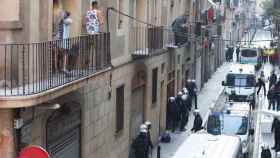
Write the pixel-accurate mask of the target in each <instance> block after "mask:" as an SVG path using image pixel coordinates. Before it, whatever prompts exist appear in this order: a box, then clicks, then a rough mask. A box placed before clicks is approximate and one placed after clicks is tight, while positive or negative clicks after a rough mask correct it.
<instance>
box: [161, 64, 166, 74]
mask: <svg viewBox="0 0 280 158" xmlns="http://www.w3.org/2000/svg"><path fill="white" fill-rule="evenodd" d="M164 71H165V63H162V64H161V73H162V74H163V73H164Z"/></svg>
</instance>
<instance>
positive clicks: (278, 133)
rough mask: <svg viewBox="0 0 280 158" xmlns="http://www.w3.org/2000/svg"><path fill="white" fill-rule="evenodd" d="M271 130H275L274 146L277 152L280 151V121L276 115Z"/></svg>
mask: <svg viewBox="0 0 280 158" xmlns="http://www.w3.org/2000/svg"><path fill="white" fill-rule="evenodd" d="M271 132H274V147H272V149H275V151H276V152H278V151H280V121H279V118H277V117H275V118H274V120H273V123H272V128H271Z"/></svg>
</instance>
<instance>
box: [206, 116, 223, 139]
mask: <svg viewBox="0 0 280 158" xmlns="http://www.w3.org/2000/svg"><path fill="white" fill-rule="evenodd" d="M207 132H208V133H210V134H213V135H220V134H221V120H220V117H219V116H214V115H210V116H209V117H208V120H207Z"/></svg>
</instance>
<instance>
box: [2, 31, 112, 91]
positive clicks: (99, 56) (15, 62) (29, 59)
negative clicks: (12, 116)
mask: <svg viewBox="0 0 280 158" xmlns="http://www.w3.org/2000/svg"><path fill="white" fill-rule="evenodd" d="M0 54H1V59H0V70H1V71H0V96H22V95H31V94H37V93H41V92H44V91H46V90H50V89H53V88H56V87H59V86H63V85H65V84H67V83H71V82H73V81H76V80H79V79H81V78H84V77H87V76H90V75H93V74H95V73H97V72H100V71H102V70H104V69H106V68H108V67H110V66H111V64H110V63H111V57H110V34H109V33H100V34H96V35H86V36H78V37H73V38H69V39H64V40H53V41H47V42H39V43H24V44H0Z"/></svg>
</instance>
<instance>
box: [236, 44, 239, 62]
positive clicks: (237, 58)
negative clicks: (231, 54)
mask: <svg viewBox="0 0 280 158" xmlns="http://www.w3.org/2000/svg"><path fill="white" fill-rule="evenodd" d="M235 52H236V61H237V62H239V53H240V46H238V47H237V48H236V51H235Z"/></svg>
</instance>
